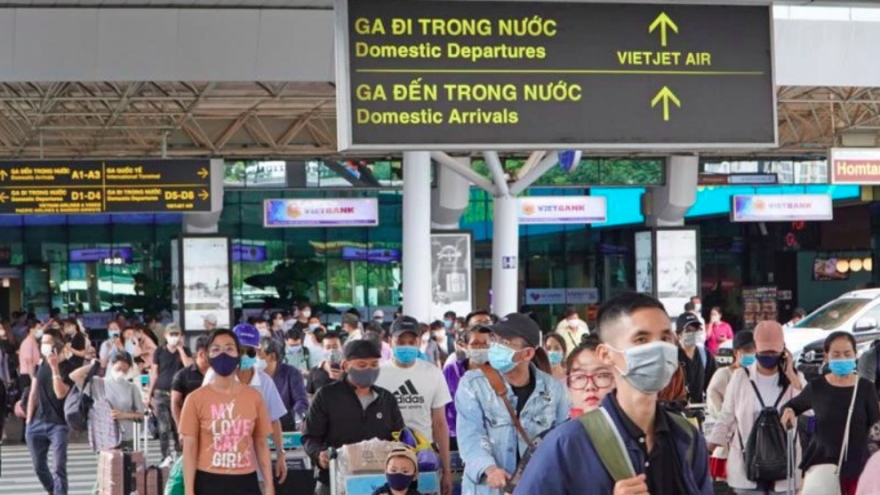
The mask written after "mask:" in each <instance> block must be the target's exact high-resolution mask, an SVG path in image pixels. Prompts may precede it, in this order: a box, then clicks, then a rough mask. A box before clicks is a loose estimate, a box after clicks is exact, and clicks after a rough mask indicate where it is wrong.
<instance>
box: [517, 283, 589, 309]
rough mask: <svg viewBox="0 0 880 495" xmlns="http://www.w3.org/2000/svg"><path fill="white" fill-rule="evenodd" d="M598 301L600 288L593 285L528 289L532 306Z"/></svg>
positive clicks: (528, 300)
mask: <svg viewBox="0 0 880 495" xmlns="http://www.w3.org/2000/svg"><path fill="white" fill-rule="evenodd" d="M598 302H599V289H596V288H593V287H584V288H574V289H565V288H554V289H526V304H529V305H532V306H541V305H544V306H546V305H551V304H597V303H598Z"/></svg>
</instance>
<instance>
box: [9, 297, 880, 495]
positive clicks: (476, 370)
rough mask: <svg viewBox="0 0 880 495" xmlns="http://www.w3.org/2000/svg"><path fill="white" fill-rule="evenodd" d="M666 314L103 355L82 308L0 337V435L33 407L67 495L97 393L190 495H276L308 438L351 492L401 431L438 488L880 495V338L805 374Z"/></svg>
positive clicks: (217, 342)
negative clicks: (364, 466) (344, 466)
mask: <svg viewBox="0 0 880 495" xmlns="http://www.w3.org/2000/svg"><path fill="white" fill-rule="evenodd" d="M668 309H669V308H664V306H663V305H662V304H661V303H660V302H659V301H657V300H656V299H654V298H652V297H650V296H646V295H641V294H623V295H620V296H617V297H615V298H613V299H610V300H608V301H606V302H605V303H604V304H603V305H602V306H601V308H600V309H599V311H598V314H597V316H596V321H595V327H594V328H593V329H592V330H591V329H590V328H589V327H588V325H587V323H586V322H585V321H583V320H582V319H581V318H580V316H579V314H578V312H577V310H576V309H574V308H571V309H569V310H568V311H567V312H566V313H565V315H564V317H563V318H562V320H561V321H560V322H559V324H558V325H557V326H555V328H552V329H550V331H545V329H542V328H541V326H540V325H539V323H538V322H537V319H536V318H535V317H534V316H533V315H531V314H530V313H528V312H527V311H526V310H523V311H521V312H519V313H512V314H509V315H506V316H503V317H501V318H499V317H497V316H495V315H493V314H490V313H489V312H486V311H476V312H473V313H471V314H468V315H465V316H462V317H459V315H456V314H455V313H452V312H448V313H446V314H445V315H444V317H443V319H442V320H438V321H434V322H420V321H418V320H417V319H415V318H412V317H410V316H407V315H404V314H402V313H400V312H398V313H396V314H394V315H393V316H390V315H389V317H386V315H385V314H384V313H383V312H382V311H381V310H378V311H376V312H375V313H373V314H372V315H371V316H370V318H369V319H365V318H362V316H361V315H360V314H359V313H358V312H357V311H356V310H350V311H348V312H346V313H345V314H343V315H342V317H341V322H340V324H339V325H331V324H329V323H328V321H326V320H325V315H320V314H317V313H314V312H312V307H311V305H310V304H309V303H302V304H299V305H297V306H295V307H293V308H291V311H289V312H275V313H271V314H270V313H266V314H264V315H261V316H260V317H257V318H251V319H250V320H249V321H247V322H242V323H239V324H237V325H235V326H234V327H233V328H231V329H227V328H216V321H217V320H216V318H212V317H210V316H209V317H206V318H205V330H206V331H205V332H202V333H203V334H201V335H199V336H197V337H194V336H190V338H189V339H186V338H185V335H184V332H182V331H181V328H180V327H179V326H178V325H177V324H175V323H169V324H167V325H165V326H163V325H162V324H161V323H160V322H159V321H157V320H156V319H153V318H143V319H142V321H133V320H131V319H128V318H124V317H121V316H120V317H119V318H117V319H115V320H113V321H112V322H110V324H109V325H108V327H107V339H106V340H104V341H103V342H93V340H92V339H90V338H89V334H88V332H87V331H86V329H85V327H84V325H83V324H82V321H81V319H79V318H77V317H76V316H73V315H72V316H71V317H69V318H64V319H63V318H59V317H53V318H50V319H49V320H47V321H39V320H37V319H36V318H34V317H33V315H26V314H16V315H14V318H13V321H12V323H11V324H10V325H3V326H2V327H0V430H2V429H3V424H4V423H3V421H4V420H5V418H6V417H7V414H9V413H11V412H12V408H14V409H16V411H15V412H16V414H18V415H19V416H20V417H22V419H23V420H24V421H25V424H26V427H25V428H24V434H23V436H24V438H23V440H24V441H26V443H27V445H28V448H29V450H30V453H31V456H32V458H33V462H34V467H35V473H36V476H37V477H38V478H39V481H40V483H41V484H42V486H43V488H44V489H45V492H46V493H49V494H50V495H67V494H68V479H67V470H66V463H67V446H68V439H69V436H70V430H71V426H72V425H71V424H69V411H66V407H65V406H66V404H65V399H66V398H67V397H68V395H70V394H72V393H75V391H77V390H82V389H84V387H85V386H86V385H87V384H88V386H89V394H90V396H91V397H92V399H93V403H94V405H93V407H95V408H98V407H103V408H105V409H106V410H107V415H106V417H107V418H109V420H108V421H109V422H110V426H112V427H108V425H107V424H102V422H100V421H91V422H89V424H88V436H89V441H90V443H91V445H92V446H93V448H95V450H96V451H98V450H101V449H105V448H132V445H133V441H134V437H133V436H134V432H135V430H136V428H135V426H136V425H138V424H141V423H144V422H145V418H149V419H148V420H147V421H146V423H147V424H148V425H149V424H150V423H154V428H153V429H154V430H155V431H154V433H155V435H156V437H158V439H159V448H160V450H161V453H162V457H163V465H164V466H170V465H171V464H172V463H174V462H175V461H177V460H178V459H182V466H183V478H184V486H185V494H186V495H209V494H211V495H213V494H215V493H223V494H224V495H256V494H264V495H275V494H276V486H277V485H278V482H279V481H283V480H284V479H285V478H286V477H287V475H288V472H287V471H288V469H289V468H288V463H287V462H286V459H285V452H284V450H283V449H278V450H277V451H275V452H274V454H273V453H272V452H271V451H270V441H269V440H270V439H271V441H272V443H274V444H275V445H283V438H282V437H283V435H284V433H285V432H300V433H301V434H302V443H303V449H304V451H305V453H306V454H307V455H308V457H309V458H310V459H311V460H312V463H313V465H314V467H315V478H316V480H317V481H316V488H315V493H316V495H336V494H335V493H332V492H331V481H330V464H331V462H332V456H333V450H334V449H338V448H341V447H342V446H344V445H348V444H354V443H358V442H362V441H366V440H371V439H380V440H389V441H390V440H392V439H395V438H397V437H398V433H399V432H400V431H401V430H403V429H404V428H406V429H409V430H412V431H415V432H418V434H419V435H420V436H422V437H424V438H425V439H426V441H427V442H428V443H430V444H431V446H432V447H433V449H434V451H435V453H436V456H437V458H438V459H439V465H438V466H437V473H438V477H439V480H440V488H439V492H440V493H441V494H442V495H452V494H453V493H462V494H466V495H504V494H512V495H537V494H540V495H575V494H587V493H591V494H592V493H595V494H613V495H643V494H651V495H665V494H669V495H673V494H675V495H681V494H691V495H697V494H701V495H711V494H716V493H717V494H718V495H721V493H729V491H732V492H733V493H736V494H740V495H757V494H762V495H773V494H782V493H787V492H788V491H790V490H791V489H795V490H797V492H798V493H801V494H802V495H836V494H840V495H870V494H880V454H874V452H876V451H877V450H878V448H880V402H878V392H877V389H878V386H880V380H878V373H880V365H878V364H880V363H878V357H880V344H876V345H874V346H872V348H871V350H870V351H869V352H867V353H865V354H864V355H863V356H862V357H861V361H859V360H858V356H857V349H856V348H857V346H856V340H855V339H854V338H853V336H852V335H851V334H849V333H846V332H833V333H831V334H830V335H828V337H827V339H826V340H825V344H824V354H823V355H824V359H825V366H824V368H823V369H822V373H820V374H819V376H816V377H813V378H812V380H809V381H808V380H807V379H806V378H805V377H804V375H803V374H802V373H800V372H799V371H798V370H797V369H796V367H795V364H796V363H795V362H794V359H793V357H792V355H791V353H790V352H789V351H788V350H787V349H786V347H785V341H784V338H783V336H784V329H783V325H781V324H780V323H778V322H775V321H763V322H760V323H759V324H758V325H757V327H756V328H754V330H753V331H750V330H738V331H735V330H734V329H733V328H732V327H731V325H729V324H728V323H725V321H724V314H723V312H722V310H721V309H720V308H717V307H713V308H711V309H710V310H709V311H708V312H704V311H703V308H702V305H701V304H700V300H699V298H696V297H695V298H693V299H692V300H691V302H689V303H688V304H687V305H686V306H685V308H684V309H685V311H684V312H683V313H682V314H680V315H678V316H677V318H672V319H671V318H670V317H669V313H668ZM798 314H799V315H800V316H801V317H802V316H803V314H802V313H798ZM704 317H708V322H706V321H705V320H704ZM728 341H731V343H732V348H733V353H734V359H733V364H732V365H730V366H721V365H719V364H718V361H717V360H716V355H717V354H718V352H719V350H720V349H721V348H722V345H723V344H725V343H726V342H728ZM95 344H97V345H95ZM108 432H113V433H114V434H113V435H109V434H108ZM4 439H5V434H4ZM50 450H51V452H52V456H51V458H52V460H53V462H54V465H53V466H51V467H50V466H49V459H50V458H49V455H48V454H49V451H50ZM454 458H460V460H461V465H463V472H460V473H457V472H453V471H454V469H453V459H454ZM419 464H420V461H419V459H418V458H417V457H416V455H415V453H414V452H412V451H410V450H407V449H396V450H394V451H392V452H391V454H389V455H388V458H387V462H386V465H385V466H386V481H387V483H386V484H385V485H383V486H381V487H380V488H378V489H377V490H376V492H375V493H376V494H379V495H381V494H393V495H418V494H419V492H418V484H417V480H418V474H419ZM278 495H284V494H283V493H279V494H278Z"/></svg>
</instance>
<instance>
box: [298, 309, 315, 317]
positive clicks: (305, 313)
mask: <svg viewBox="0 0 880 495" xmlns="http://www.w3.org/2000/svg"><path fill="white" fill-rule="evenodd" d="M299 315H300V316H302V317H303V318H310V317H311V316H312V312H311V311H310V310H308V309H307V310H305V311H300V313H299Z"/></svg>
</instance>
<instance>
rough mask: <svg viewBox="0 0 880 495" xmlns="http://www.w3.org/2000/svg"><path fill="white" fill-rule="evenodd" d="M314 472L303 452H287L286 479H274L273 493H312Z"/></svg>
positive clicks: (277, 494)
mask: <svg viewBox="0 0 880 495" xmlns="http://www.w3.org/2000/svg"><path fill="white" fill-rule="evenodd" d="M315 485H316V482H315V472H314V470H312V463H311V461H310V460H309V458H308V457H306V456H305V454H304V453H301V452H288V453H287V479H285V480H284V483H278V480H275V495H314V493H315Z"/></svg>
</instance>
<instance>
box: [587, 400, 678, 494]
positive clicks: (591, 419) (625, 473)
mask: <svg viewBox="0 0 880 495" xmlns="http://www.w3.org/2000/svg"><path fill="white" fill-rule="evenodd" d="M663 414H666V415H667V417H668V418H671V419H672V420H673V422H675V423H678V426H679V427H680V428H681V429H682V430H684V432H685V433H686V434H687V436H688V449H687V453H686V454H685V457H686V459H687V462H688V464H690V465H693V464H694V426H693V425H692V424H691V423H690V421H688V420H687V419H686V418H685V417H683V416H680V415H678V414H674V413H669V412H665V411H664V413H663ZM579 421H580V422H581V425H582V426H583V427H584V430H586V432H587V436H588V437H590V442H591V443H592V444H593V448H595V449H596V453H597V454H599V460H600V461H601V462H602V465H603V466H604V467H605V470H606V471H608V474H609V475H610V476H611V478H612V479H613V480H614V482H615V483H616V482H618V481H621V480H625V479H629V478H632V477H633V476H635V475H636V473H635V470H634V469H633V466H632V462H630V458H629V454H627V452H626V445H625V444H624V443H623V437H621V436H620V432H618V431H617V427H616V426H615V425H614V421H613V420H612V419H611V416H610V415H609V414H608V411H606V410H605V408H602V407H600V408H599V409H596V410H594V411H590V412H588V413H587V414H584V415H582V416H581V417H580V420H579Z"/></svg>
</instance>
